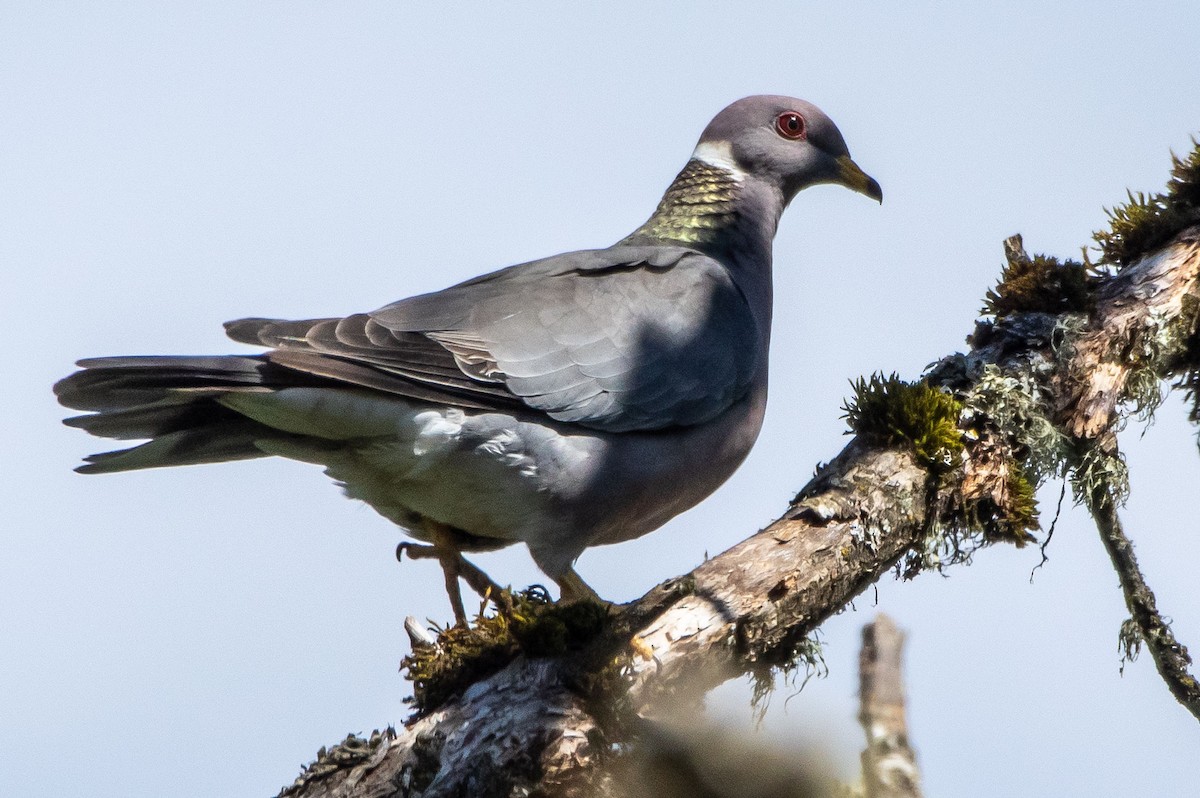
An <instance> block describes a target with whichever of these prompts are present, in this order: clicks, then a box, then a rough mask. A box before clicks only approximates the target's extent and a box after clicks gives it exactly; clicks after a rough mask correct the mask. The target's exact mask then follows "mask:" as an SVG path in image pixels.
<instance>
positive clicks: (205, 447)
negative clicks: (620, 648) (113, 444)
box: [75, 421, 268, 474]
mask: <svg viewBox="0 0 1200 798" xmlns="http://www.w3.org/2000/svg"><path fill="white" fill-rule="evenodd" d="M266 432H267V430H266V429H265V428H264V427H262V426H261V425H259V424H255V423H253V422H250V421H246V422H244V423H242V424H238V425H235V426H232V427H231V426H230V425H228V424H222V425H213V426H205V427H197V428H194V429H181V430H178V431H176V432H169V433H167V434H165V435H159V436H156V437H155V438H154V439H153V440H151V441H149V442H147V443H143V444H142V445H140V446H134V447H132V448H129V449H119V450H117V451H114V452H104V453H102V454H93V455H88V456H87V457H85V458H83V459H84V460H85V461H86V464H85V465H81V466H78V467H76V469H75V470H76V471H78V472H79V473H80V474H111V473H115V472H117V471H136V470H138V469H142V468H161V467H163V466H181V465H199V464H201V463H225V462H229V461H231V460H249V459H252V458H255V457H267V456H268V453H267V452H264V451H263V450H262V449H260V448H258V447H257V446H256V445H255V442H256V441H258V440H260V439H262V438H263V437H264V433H266Z"/></svg>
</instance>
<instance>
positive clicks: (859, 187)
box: [837, 155, 883, 204]
mask: <svg viewBox="0 0 1200 798" xmlns="http://www.w3.org/2000/svg"><path fill="white" fill-rule="evenodd" d="M837 163H838V182H839V183H841V184H842V185H843V186H845V187H846V188H848V189H851V190H852V191H857V192H858V193H859V194H866V195H867V196H868V197H870V198H871V199H873V200H875V201H876V202H879V203H880V204H882V203H883V189H882V188H880V187H879V183H878V182H877V181H876V180H875V178H873V177H871V176H870V175H868V174H867V173H866V172H864V171H863V170H862V169H860V168H859V166H858V164H856V163H855V162H854V161H853V160H851V159H850V156H849V155H843V156H842V157H840V158H838V159H837Z"/></svg>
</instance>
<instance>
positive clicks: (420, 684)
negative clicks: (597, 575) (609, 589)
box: [400, 586, 608, 712]
mask: <svg viewBox="0 0 1200 798" xmlns="http://www.w3.org/2000/svg"><path fill="white" fill-rule="evenodd" d="M506 593H507V591H506ZM508 598H511V601H512V610H511V611H510V612H500V613H496V614H495V615H485V614H484V613H483V611H482V610H481V611H480V614H479V615H478V616H476V618H475V622H474V623H473V624H472V625H471V626H469V627H464V626H450V627H446V628H444V629H437V633H438V634H437V642H436V644H435V645H433V646H420V647H416V648H414V650H413V652H412V653H411V654H409V655H408V656H407V657H405V658H404V659H403V660H402V661H401V663H400V667H401V668H402V669H404V671H405V677H406V678H407V679H409V681H411V682H412V683H413V697H412V699H411V703H412V704H413V705H414V706H415V707H416V708H417V711H418V712H428V711H430V710H432V709H435V708H437V707H438V706H440V705H442V704H443V703H445V702H446V701H447V700H449V699H450V698H453V697H454V696H456V695H458V694H460V693H461V692H462V691H463V690H464V689H466V688H467V687H468V686H470V685H471V684H474V683H475V682H476V681H479V680H480V679H483V678H486V677H488V676H490V675H491V674H493V673H495V672H497V671H499V670H500V669H501V668H503V667H504V666H505V665H507V664H508V663H510V662H512V661H513V660H514V659H516V657H517V656H519V655H524V656H527V657H552V656H558V655H560V654H564V653H567V652H568V651H576V650H579V649H580V648H582V647H583V646H584V645H586V644H587V643H588V642H589V641H590V640H592V639H594V638H595V637H596V636H597V635H598V634H599V633H600V632H601V631H602V630H603V628H604V625H605V623H606V622H607V619H608V608H607V607H605V606H602V605H599V604H596V603H594V602H586V601H582V602H576V603H573V604H558V603H555V602H554V601H552V600H551V599H550V596H549V594H548V593H546V591H545V590H544V589H543V588H541V587H536V586H535V587H531V588H528V589H526V590H523V591H521V592H519V593H515V594H510V595H509V596H508Z"/></svg>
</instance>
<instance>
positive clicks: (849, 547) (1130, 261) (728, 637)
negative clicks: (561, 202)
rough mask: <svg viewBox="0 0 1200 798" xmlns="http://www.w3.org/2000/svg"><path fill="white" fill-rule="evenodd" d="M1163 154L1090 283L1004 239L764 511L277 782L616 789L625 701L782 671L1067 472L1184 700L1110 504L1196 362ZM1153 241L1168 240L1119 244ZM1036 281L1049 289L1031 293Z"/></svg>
mask: <svg viewBox="0 0 1200 798" xmlns="http://www.w3.org/2000/svg"><path fill="white" fill-rule="evenodd" d="M1175 171H1176V175H1175V177H1173V181H1174V182H1173V183H1172V185H1171V186H1170V187H1169V188H1168V192H1167V199H1166V200H1163V202H1166V203H1168V204H1171V207H1172V208H1173V209H1174V210H1173V211H1172V212H1171V214H1173V215H1170V214H1159V213H1158V212H1157V211H1153V210H1148V211H1147V212H1146V213H1145V214H1142V215H1143V216H1144V217H1146V218H1149V219H1151V223H1153V224H1154V225H1156V227H1155V228H1154V229H1153V230H1151V231H1140V232H1139V231H1138V230H1136V229H1135V228H1133V227H1127V226H1124V225H1125V222H1124V221H1122V219H1125V220H1126V221H1129V220H1132V216H1130V215H1129V214H1126V216H1125V217H1121V219H1115V221H1114V230H1113V231H1111V232H1112V233H1113V235H1114V236H1115V237H1116V239H1120V241H1121V242H1123V243H1122V245H1121V246H1122V247H1123V249H1113V248H1110V250H1108V251H1106V255H1105V257H1106V258H1112V259H1114V260H1116V261H1119V262H1120V263H1121V264H1122V265H1123V267H1122V268H1120V270H1119V271H1114V272H1109V273H1103V274H1101V273H1093V272H1091V271H1089V272H1088V273H1087V274H1085V275H1084V277H1086V278H1087V279H1086V280H1085V281H1083V283H1082V285H1083V287H1085V288H1087V292H1088V293H1087V296H1086V297H1084V299H1085V300H1086V301H1079V297H1078V296H1077V294H1078V290H1079V288H1080V285H1081V282H1080V279H1079V274H1080V273H1079V269H1078V268H1077V267H1076V266H1074V265H1071V266H1065V265H1064V264H1060V263H1057V262H1054V261H1052V260H1050V259H1046V258H1042V259H1041V261H1039V260H1038V259H1037V258H1029V257H1028V256H1024V254H1023V252H1024V251H1023V248H1021V246H1020V242H1019V241H1017V242H1015V246H1013V245H1012V243H1013V242H1010V247H1009V250H1010V257H1009V258H1008V260H1009V263H1010V266H1012V264H1014V263H1018V262H1019V263H1020V264H1024V265H1021V266H1020V268H1018V269H1016V271H1014V276H1019V277H1020V278H1021V279H1022V280H1023V281H1024V282H1023V287H1022V288H1021V289H1020V290H1009V289H1008V288H1005V287H1003V286H997V288H996V289H994V295H995V297H996V299H995V300H994V302H993V303H992V305H991V307H992V311H993V312H994V313H996V317H995V318H994V319H992V320H989V321H985V322H983V323H981V324H979V325H978V326H977V327H976V330H975V333H974V335H973V336H972V337H971V339H970V341H971V343H972V348H971V350H970V351H969V352H967V353H966V354H955V355H951V356H949V357H947V358H944V359H943V360H941V361H939V362H938V363H937V364H936V365H935V366H934V367H933V368H932V369H931V370H930V372H929V373H928V374H927V375H926V377H925V379H924V380H922V381H921V382H918V383H906V382H903V381H901V380H899V379H898V378H896V377H894V376H892V377H883V376H882V375H877V376H876V377H872V378H868V379H866V380H863V381H860V382H859V383H857V384H856V391H855V396H854V398H853V399H851V400H850V402H849V403H848V404H847V406H846V412H847V416H848V418H849V419H850V421H851V425H852V427H853V429H854V431H856V432H857V433H858V434H857V435H856V437H855V438H854V439H853V440H851V442H850V443H849V445H848V446H847V447H846V448H845V449H844V450H843V451H842V452H841V453H840V454H839V455H838V456H837V457H836V458H834V460H833V461H831V462H830V463H829V464H828V465H826V466H824V467H822V468H821V469H819V470H818V472H817V474H816V475H815V476H814V478H813V479H812V480H811V481H810V482H809V484H808V485H807V486H806V487H805V488H804V489H803V490H802V491H801V492H800V493H799V494H798V495H797V497H796V498H795V500H794V501H793V502H792V504H791V506H790V507H789V508H788V510H787V512H785V513H784V514H783V515H782V516H781V517H780V518H779V519H778V520H776V521H775V522H774V523H772V524H771V525H770V526H768V527H767V528H766V529H764V530H762V531H760V532H758V533H757V534H755V535H753V536H751V537H750V538H748V539H746V540H745V541H743V542H742V543H740V544H738V545H737V546H735V547H733V548H732V549H730V550H729V551H727V552H724V553H722V554H720V555H719V556H717V557H714V558H712V559H711V560H707V561H706V562H705V563H703V564H702V565H700V566H699V567H698V568H696V569H695V570H694V571H692V572H691V573H690V574H687V575H685V576H683V577H679V578H677V579H674V580H670V581H669V582H667V583H664V584H663V585H662V586H660V587H659V588H656V589H654V590H652V591H651V592H650V593H648V594H647V595H646V596H645V597H643V598H642V599H641V600H639V601H636V602H633V603H632V604H630V605H627V606H625V607H622V608H618V609H617V611H616V612H614V613H613V614H612V615H610V616H606V617H605V618H603V619H602V620H603V623H602V624H601V628H600V630H599V632H598V633H597V634H596V636H595V637H594V638H592V639H591V640H590V641H589V640H584V639H582V638H578V637H573V635H575V634H576V632H577V631H578V624H575V623H574V622H568V621H567V620H565V619H561V618H560V619H558V620H561V621H562V624H561V629H559V626H560V625H559V624H557V623H555V622H553V620H554V618H553V616H552V615H545V616H543V614H542V610H540V609H538V608H537V607H535V608H533V609H532V611H531V614H530V616H529V619H528V620H529V621H530V625H529V626H528V627H527V628H525V629H524V631H523V632H522V633H521V634H517V633H516V629H515V628H513V627H511V626H505V623H499V625H498V626H497V630H499V631H501V632H503V633H504V634H502V635H501V638H503V639H501V640H500V641H499V642H500V643H501V645H502V646H503V647H505V654H504V657H502V658H500V661H498V662H496V663H493V664H492V665H491V666H489V668H488V669H486V670H487V671H489V672H490V675H487V676H483V677H480V675H479V674H476V675H474V676H471V677H470V678H467V679H465V680H463V681H461V682H458V683H455V684H454V685H453V686H452V687H450V688H448V689H447V690H446V691H445V694H444V695H442V696H439V698H440V699H441V704H440V706H437V707H436V708H435V707H433V706H432V704H433V703H434V701H433V700H431V701H430V702H429V703H430V705H428V706H426V707H425V712H424V714H422V715H421V716H420V717H419V718H417V719H415V720H414V721H412V722H411V723H410V724H408V725H407V726H406V728H404V729H403V730H399V731H398V733H397V735H396V737H395V738H394V739H390V738H389V736H388V735H380V736H379V738H378V739H377V740H372V741H369V743H368V745H367V746H366V747H365V748H364V747H363V746H362V745H356V746H352V748H353V749H354V750H353V751H350V752H349V754H347V755H345V756H342V753H341V752H340V749H339V752H338V756H330V755H329V753H328V752H327V755H326V757H325V758H324V759H323V760H322V761H323V762H325V763H326V764H328V763H330V762H335V763H336V762H341V761H343V760H344V766H341V767H340V769H339V768H338V767H337V766H335V767H334V768H333V770H332V771H326V770H325V769H322V771H321V772H322V775H321V777H320V778H316V779H313V780H310V781H307V782H305V783H303V784H301V785H298V786H297V789H296V790H295V791H293V792H292V793H291V794H292V795H296V796H301V795H303V796H308V797H309V798H312V797H313V796H331V795H335V794H336V795H339V796H363V797H365V796H371V797H372V798H374V797H375V796H385V795H387V796H392V795H412V796H416V795H421V796H422V797H423V798H431V796H435V795H463V794H474V795H509V794H515V793H519V792H521V791H526V792H530V793H532V792H535V791H536V792H540V793H542V794H564V795H566V794H583V792H584V791H589V792H588V794H590V795H597V796H604V795H617V793H615V792H613V791H612V790H611V789H608V788H607V787H605V784H606V782H605V780H604V778H605V777H604V772H605V767H606V762H607V757H609V756H610V755H611V753H612V752H614V751H617V750H620V748H621V745H622V744H625V743H629V742H630V741H631V740H635V739H636V731H631V729H635V728H636V724H634V723H630V722H629V720H630V718H636V717H637V716H639V715H640V716H644V715H648V714H653V713H655V712H658V711H661V709H662V707H663V706H664V705H671V704H679V703H689V702H690V701H692V700H693V698H694V696H696V695H702V694H703V693H704V692H705V691H706V690H708V689H710V688H712V687H714V686H716V685H717V684H720V683H721V682H723V681H725V680H727V679H729V678H732V677H734V676H737V675H739V674H744V673H754V672H761V671H762V669H763V668H769V667H778V666H782V667H787V666H788V665H789V664H791V663H793V662H794V661H795V657H796V655H797V654H798V653H799V652H803V651H804V650H805V645H806V641H808V640H809V635H810V634H811V633H812V632H813V631H814V630H815V629H816V628H817V627H818V626H819V625H820V624H821V623H822V622H823V621H824V620H825V619H826V618H828V617H829V616H831V615H832V614H834V613H836V612H838V611H840V610H841V609H842V608H843V607H844V606H845V605H846V604H847V603H848V602H850V601H851V600H852V599H853V598H854V597H855V596H857V595H858V594H859V593H861V592H862V591H863V590H865V589H866V588H867V587H869V586H870V585H871V584H872V583H873V582H874V581H875V580H876V579H878V578H879V577H880V576H881V575H883V574H885V573H887V572H888V571H889V570H890V569H892V568H894V567H897V566H900V568H901V570H902V571H903V572H904V573H906V574H912V573H915V572H917V571H919V570H922V569H924V568H928V567H930V566H931V565H932V566H940V565H943V564H945V562H946V559H945V558H944V557H942V556H941V554H942V553H943V552H945V551H949V552H950V553H951V558H950V560H949V561H954V560H955V558H956V557H958V555H961V554H962V553H963V551H964V549H963V548H962V545H963V541H964V539H965V540H966V541H967V544H966V546H967V547H966V550H965V551H966V556H969V553H970V551H971V548H970V547H971V546H972V545H975V544H974V543H972V541H978V545H984V544H987V543H990V542H994V541H997V540H1008V541H1011V542H1014V543H1017V544H1018V545H1019V544H1020V543H1022V542H1024V541H1026V540H1028V539H1029V536H1030V533H1031V532H1032V531H1033V530H1035V529H1036V528H1037V524H1036V507H1035V506H1034V505H1033V493H1032V489H1033V487H1034V486H1035V485H1036V484H1037V483H1038V482H1039V481H1041V480H1043V479H1046V478H1048V477H1050V476H1051V475H1055V474H1065V473H1066V472H1067V471H1070V473H1071V476H1072V481H1073V483H1074V484H1075V485H1076V489H1077V498H1079V499H1080V500H1081V501H1084V502H1088V503H1090V504H1092V505H1094V509H1097V510H1098V512H1097V518H1098V521H1099V523H1100V524H1101V528H1102V532H1103V533H1104V536H1105V538H1106V545H1108V541H1111V546H1112V549H1111V550H1112V551H1115V552H1116V553H1117V554H1118V555H1119V560H1118V557H1116V556H1114V563H1117V562H1118V561H1119V563H1120V564H1119V565H1118V571H1119V573H1122V574H1123V575H1122V584H1123V586H1124V585H1125V582H1126V579H1129V580H1130V581H1129V584H1130V587H1129V588H1127V589H1126V592H1127V595H1132V596H1133V597H1134V598H1135V599H1136V602H1133V603H1131V605H1130V606H1131V612H1132V613H1133V614H1134V620H1135V622H1136V624H1137V628H1138V630H1139V634H1140V635H1141V636H1142V637H1144V638H1145V639H1146V640H1147V644H1148V645H1149V641H1150V640H1151V638H1152V637H1153V638H1155V639H1156V640H1158V641H1160V642H1161V645H1158V644H1157V643H1156V645H1157V646H1158V648H1159V649H1160V650H1161V651H1162V652H1163V656H1164V662H1165V663H1166V664H1167V666H1169V667H1168V668H1167V670H1168V672H1169V673H1170V674H1172V676H1171V679H1169V680H1168V681H1169V683H1171V684H1172V692H1173V693H1175V694H1176V695H1177V696H1182V697H1181V698H1180V700H1181V701H1183V702H1185V705H1187V706H1188V708H1189V709H1190V710H1192V711H1193V712H1194V713H1195V710H1194V708H1193V707H1194V706H1195V703H1189V702H1194V696H1195V693H1194V692H1193V691H1194V688H1195V682H1194V680H1193V681H1192V682H1190V683H1189V682H1188V681H1187V679H1189V678H1190V677H1189V676H1187V670H1186V666H1187V661H1186V654H1185V652H1184V651H1183V649H1182V646H1180V645H1179V644H1178V642H1177V641H1174V638H1173V637H1170V636H1169V629H1166V628H1165V623H1163V622H1162V619H1161V617H1159V616H1157V613H1155V612H1154V607H1153V594H1151V593H1150V592H1149V589H1148V588H1146V587H1145V583H1144V579H1141V577H1140V574H1138V575H1137V578H1136V580H1134V579H1133V577H1132V576H1129V574H1136V573H1137V572H1136V568H1133V570H1132V571H1131V570H1130V568H1129V567H1128V566H1129V565H1130V564H1133V563H1134V561H1133V559H1132V551H1131V549H1130V547H1129V545H1128V541H1127V540H1126V539H1125V538H1124V535H1123V533H1122V532H1121V530H1120V523H1119V519H1117V517H1116V509H1115V508H1116V505H1117V503H1118V500H1119V498H1120V497H1121V496H1122V493H1123V491H1124V490H1126V488H1127V484H1126V482H1125V479H1124V464H1123V462H1122V461H1121V460H1120V458H1119V456H1117V455H1116V452H1115V446H1114V445H1113V441H1114V440H1115V437H1114V436H1115V430H1116V428H1117V427H1118V426H1119V425H1120V424H1121V423H1122V421H1123V419H1124V418H1125V416H1126V415H1128V414H1129V413H1130V412H1131V411H1136V409H1137V408H1138V407H1140V408H1142V409H1143V410H1146V409H1152V406H1153V405H1154V404H1155V403H1156V402H1157V401H1159V397H1161V395H1162V390H1161V387H1160V386H1161V381H1162V380H1163V379H1179V378H1183V377H1184V376H1185V375H1194V372H1195V369H1196V365H1195V364H1196V362H1197V358H1196V357H1195V352H1196V351H1197V347H1196V345H1195V342H1196V340H1197V333H1196V328H1197V308H1200V282H1198V275H1200V227H1197V228H1191V229H1182V230H1181V229H1178V228H1177V227H1174V226H1173V225H1174V224H1175V223H1177V222H1178V221H1179V220H1180V219H1185V218H1190V217H1188V216H1186V213H1185V212H1186V211H1187V208H1189V207H1196V206H1197V194H1196V191H1195V186H1196V185H1197V181H1196V179H1195V178H1196V176H1197V175H1198V174H1200V156H1197V155H1196V154H1195V153H1193V156H1192V157H1191V158H1189V159H1187V160H1186V161H1178V160H1177V164H1176V170H1175ZM1135 213H1137V212H1135ZM1168 216H1169V218H1168ZM1130 223H1131V224H1132V221H1130ZM1117 228H1120V229H1117ZM1168 228H1169V229H1170V230H1171V231H1172V232H1171V235H1170V236H1168V237H1167V238H1162V236H1163V235H1164V231H1165V230H1167V229H1168ZM1160 239H1161V241H1169V242H1170V243H1167V244H1165V246H1163V248H1162V249H1156V250H1155V251H1152V252H1147V251H1145V250H1142V251H1141V252H1140V254H1136V255H1135V254H1134V251H1135V250H1136V249H1137V247H1138V246H1146V244H1145V243H1144V242H1146V241H1160ZM1113 240H1115V239H1113ZM1135 241H1140V242H1142V244H1140V245H1135V243H1133V242H1135ZM1161 241H1160V243H1161ZM1114 246H1115V245H1114ZM1027 265H1028V266H1029V268H1026V266H1027ZM1014 268H1015V267H1014ZM1064 268H1066V269H1067V270H1068V271H1063V269H1064ZM1022 270H1023V271H1022ZM1027 278H1028V279H1027ZM1038 285H1041V286H1043V288H1044V289H1045V290H1046V291H1048V292H1050V293H1051V294H1053V295H1054V299H1053V302H1050V303H1049V304H1037V303H1038V302H1039V301H1040V300H1038V298H1037V294H1038V291H1039V290H1042V289H1038V288H1036V286H1038ZM1031 286H1033V287H1031ZM1071 297H1075V298H1071ZM1001 310H1003V312H1000V311H1001ZM1197 379H1200V378H1197ZM1196 384H1200V382H1197V383H1196ZM1151 387H1152V388H1153V391H1151V390H1150V388H1151ZM1101 499H1104V501H1100V500H1101ZM961 558H965V557H961ZM961 558H960V559H961ZM531 601H532V602H533V603H534V604H540V602H539V601H538V600H537V599H536V598H531ZM539 619H545V620H548V621H551V622H550V623H549V624H548V625H546V626H543V625H542V623H541V621H540V620H539ZM500 626H505V629H502V630H501V629H499V627H500ZM555 630H559V631H561V632H562V634H559V633H558V631H555ZM572 630H575V631H572ZM526 633H528V634H526ZM505 635H511V639H510V637H506V636H505ZM547 641H549V642H547ZM460 642H462V643H463V645H464V646H466V645H468V642H469V641H460ZM469 644H470V645H474V643H469ZM560 644H561V645H560ZM485 648H486V647H485ZM488 650H489V651H491V652H493V653H494V651H495V649H494V648H488ZM1154 650H1155V649H1154V648H1151V651H1152V652H1154ZM535 652H549V653H550V654H551V655H550V656H535ZM1157 656H1158V655H1156V661H1157ZM425 665H430V666H431V667H436V666H432V665H431V663H429V662H425ZM497 668H498V669H497ZM1172 679H1173V680H1174V681H1171V680H1172ZM1189 685H1190V686H1189ZM1180 688H1186V689H1183V690H1182V691H1181V692H1180ZM427 697H428V696H427ZM1198 717H1200V716H1198Z"/></svg>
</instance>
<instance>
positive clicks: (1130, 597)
mask: <svg viewBox="0 0 1200 798" xmlns="http://www.w3.org/2000/svg"><path fill="white" fill-rule="evenodd" d="M1091 507H1092V515H1093V516H1094V517H1095V519H1096V527H1097V529H1099V530H1100V539H1101V540H1102V541H1103V542H1104V548H1105V550H1106V551H1107V552H1108V556H1109V558H1110V559H1111V560H1112V564H1113V568H1115V569H1116V571H1117V576H1118V577H1120V580H1121V592H1122V593H1124V594H1125V606H1126V607H1128V608H1129V615H1130V619H1131V620H1132V621H1133V629H1128V628H1126V627H1125V626H1122V628H1121V640H1122V648H1123V649H1124V651H1125V656H1126V657H1127V658H1128V659H1134V658H1135V657H1136V656H1137V652H1138V651H1139V650H1140V648H1141V644H1142V643H1145V644H1146V648H1148V649H1149V650H1150V656H1151V658H1152V659H1153V660H1154V667H1155V668H1157V669H1158V673H1159V675H1160V676H1161V677H1162V679H1163V681H1164V682H1166V683H1167V689H1169V690H1170V691H1171V695H1173V696H1175V700H1177V701H1178V702H1179V703H1180V704H1183V706H1184V707H1185V708H1186V709H1187V710H1188V712H1191V713H1192V715H1193V716H1194V717H1195V718H1196V720H1200V683H1197V682H1196V677H1195V676H1193V675H1192V674H1191V673H1190V672H1189V671H1188V668H1189V666H1191V664H1192V658H1191V656H1190V655H1189V654H1188V650H1187V647H1186V646H1184V645H1183V644H1182V643H1180V642H1179V641H1178V640H1176V639H1175V633H1174V632H1172V631H1171V625H1170V624H1169V623H1167V621H1166V620H1165V619H1164V618H1163V616H1162V615H1161V614H1160V613H1159V611H1158V606H1157V603H1156V602H1155V599H1154V591H1152V590H1151V589H1150V586H1149V585H1148V584H1146V579H1145V577H1144V576H1142V571H1141V568H1139V567H1138V562H1137V557H1136V556H1135V555H1134V553H1133V543H1131V542H1130V540H1129V538H1128V537H1126V535H1125V530H1124V528H1123V527H1122V525H1121V517H1120V514H1119V513H1118V512H1117V505H1116V503H1115V502H1114V501H1113V498H1112V496H1110V495H1109V494H1107V493H1105V492H1104V491H1103V490H1099V489H1098V490H1097V491H1096V492H1095V494H1093V496H1092V499H1091Z"/></svg>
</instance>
